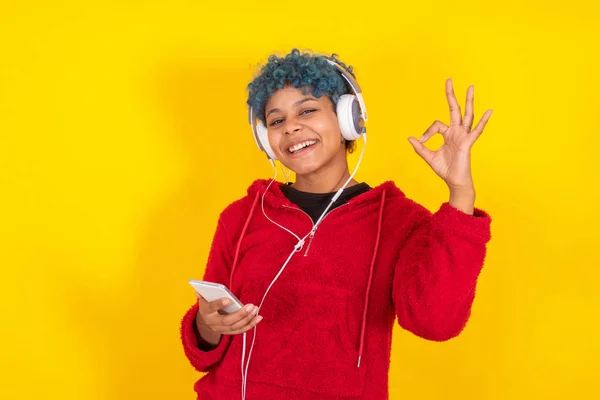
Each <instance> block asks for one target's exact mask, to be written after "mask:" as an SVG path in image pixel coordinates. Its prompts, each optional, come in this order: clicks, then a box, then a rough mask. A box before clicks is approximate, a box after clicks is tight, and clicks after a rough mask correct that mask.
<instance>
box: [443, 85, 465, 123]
mask: <svg viewBox="0 0 600 400" xmlns="http://www.w3.org/2000/svg"><path fill="white" fill-rule="evenodd" d="M446 99H448V106H450V125H460V124H461V121H462V114H461V110H460V106H459V105H458V101H456V96H455V95H454V88H453V87H452V78H448V79H447V80H446Z"/></svg>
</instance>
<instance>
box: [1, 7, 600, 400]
mask: <svg viewBox="0 0 600 400" xmlns="http://www.w3.org/2000/svg"><path fill="white" fill-rule="evenodd" d="M203 3H204V2H203V1H197V2H166V1H165V2H150V1H148V2H141V1H138V2H127V3H124V2H116V1H103V2H98V4H96V5H94V4H92V3H87V2H75V1H69V2H65V1H56V2H52V3H51V2H42V1H37V2H24V3H23V4H22V5H20V3H19V2H11V3H9V2H8V1H4V2H3V3H2V5H1V6H0V190H1V193H0V266H1V273H2V276H1V278H0V285H1V290H0V296H1V298H0V304H1V305H2V310H1V326H0V330H1V336H0V343H1V346H2V347H1V349H0V350H1V353H0V366H1V367H0V368H1V371H0V398H1V399H87V400H95V399H146V400H149V399H192V398H195V397H194V393H193V390H192V385H193V383H194V381H195V380H196V379H197V378H199V374H197V373H196V372H195V371H194V370H193V369H192V367H191V366H190V365H189V364H188V362H187V360H186V359H185V358H184V356H183V352H182V349H181V347H180V343H179V336H178V335H179V331H178V330H179V321H180V318H181V316H182V315H183V313H184V311H185V310H186V309H187V307H188V306H189V305H190V304H191V303H192V302H193V301H194V299H195V297H194V294H193V289H192V288H191V287H189V286H188V285H187V283H186V281H187V279H189V278H200V277H201V276H202V272H203V267H204V263H205V261H206V256H207V252H208V248H209V244H210V240H211V237H212V234H213V232H214V229H215V224H216V219H217V216H218V213H219V212H220V210H221V209H222V208H223V207H225V206H226V205H227V204H228V203H230V202H231V201H233V200H234V199H237V198H239V197H240V196H242V195H243V194H244V193H245V190H246V187H247V186H248V184H249V183H250V182H251V181H252V180H253V179H255V178H257V177H263V178H264V177H269V176H270V174H271V169H270V167H269V165H268V163H267V162H266V160H265V157H264V156H263V155H262V154H260V153H259V152H258V151H257V149H256V148H255V145H254V142H253V139H252V137H251V134H250V130H249V126H248V125H247V120H246V108H245V99H246V91H245V86H246V84H247V83H248V81H249V80H250V79H251V77H252V75H253V73H254V72H255V71H256V68H257V67H258V65H259V64H261V63H262V62H264V61H265V59H266V57H267V56H268V55H269V54H270V53H272V52H279V53H282V54H285V53H287V52H288V51H289V50H290V49H291V48H292V47H299V48H301V49H312V50H314V51H318V52H326V53H331V52H336V53H338V54H339V55H340V59H341V60H342V61H345V62H347V63H349V64H351V65H353V66H354V67H355V72H356V73H357V76H358V79H359V82H360V83H361V85H362V87H363V90H364V93H365V100H366V102H367V104H368V107H369V117H370V121H369V123H368V127H369V133H370V136H369V139H370V140H369V148H368V150H367V153H366V155H365V159H364V163H363V165H362V167H361V169H360V171H359V174H358V178H359V180H362V181H367V182H368V183H370V184H371V185H376V184H379V183H381V182H382V181H384V180H387V179H393V180H395V181H396V182H397V184H398V185H399V186H400V187H401V188H402V189H403V190H404V191H405V192H406V193H407V195H408V196H409V197H411V198H413V199H415V200H417V201H418V202H420V203H422V204H423V205H425V206H426V207H428V208H429V209H431V210H436V209H437V207H439V205H440V204H441V203H442V202H443V201H446V200H447V189H446V188H445V186H444V184H443V182H442V181H441V180H440V179H438V178H437V177H436V176H435V175H434V174H433V172H431V171H430V170H429V168H428V167H427V165H426V164H425V163H424V162H423V161H422V160H421V159H420V158H419V157H418V156H417V155H416V154H415V153H414V151H413V150H412V148H411V146H410V144H409V143H408V141H407V140H406V138H407V137H408V136H409V135H414V136H416V137H419V136H420V135H421V134H422V133H423V132H424V131H425V129H426V128H427V127H428V126H429V125H430V124H431V123H432V122H433V121H434V120H435V119H440V120H442V121H446V122H447V121H448V112H447V105H446V100H445V96H444V81H445V79H446V78H447V77H452V78H453V79H454V83H455V89H456V93H457V96H458V97H459V101H460V103H461V104H464V96H465V93H466V88H467V86H468V85H469V84H474V85H475V106H476V119H477V120H478V118H479V117H480V116H481V114H482V113H483V111H485V110H486V109H489V108H492V109H494V114H493V115H492V118H491V120H490V123H489V124H488V127H487V129H486V131H485V132H484V134H483V136H481V138H480V140H479V142H478V143H477V144H476V146H475V147H474V149H473V152H474V153H473V170H474V175H475V183H476V189H477V195H478V197H477V206H479V207H481V208H484V209H486V210H487V211H489V212H490V213H491V215H492V216H493V218H494V222H493V240H492V242H491V243H490V246H489V253H488V258H487V262H486V265H485V268H484V271H483V273H482V275H481V279H480V283H479V286H478V295H477V297H476V300H475V304H474V308H473V314H472V318H471V321H470V323H469V325H468V327H467V329H466V330H465V331H464V333H463V334H462V335H461V336H460V337H458V338H456V339H454V340H452V341H450V342H447V343H441V344H440V343H432V342H427V341H425V340H422V339H418V338H415V337H414V336H412V335H411V334H409V333H406V332H403V331H400V330H399V329H397V330H396V332H395V340H394V343H393V354H392V368H391V371H390V398H391V399H596V398H600V388H599V387H598V386H599V385H600V383H599V382H600V372H599V367H598V359H599V358H600V345H599V344H598V337H599V335H600V329H599V326H600V323H599V322H598V318H599V310H600V296H599V294H598V282H599V278H600V272H599V266H600V257H599V256H598V253H597V251H598V249H599V247H600V241H599V236H600V233H599V230H598V229H599V228H598V223H599V222H600V221H599V212H598V208H597V206H598V204H599V203H600V191H599V189H598V177H597V171H598V168H597V161H598V148H599V145H600V141H599V140H598V133H597V131H598V109H599V108H600V107H599V106H600V104H599V100H598V98H599V89H600V85H599V78H598V71H599V69H600V63H599V56H598V54H599V51H598V50H599V48H598V45H597V43H598V30H597V29H598V28H597V22H598V17H599V15H598V9H597V8H595V7H597V6H596V3H595V2H592V1H589V2H587V3H586V2H579V1H570V2H556V1H541V0H536V1H529V2H526V3H521V2H520V1H516V0H513V1H504V2H494V3H495V5H490V4H488V3H487V2H479V1H474V0H473V1H459V2H447V1H431V2H416V3H414V4H407V3H406V2H401V3H397V4H396V5H394V2H385V3H384V2H381V3H378V2H373V1H368V2H285V1H270V2H251V1H247V2H234V3H232V2H231V1H221V2H211V3H210V4H208V5H206V4H203ZM436 140H437V142H436V141H434V144H436V143H437V145H439V143H441V141H440V138H439V137H438V138H437V139H436ZM356 159H357V156H356V153H355V155H353V156H351V165H354V163H355V162H356Z"/></svg>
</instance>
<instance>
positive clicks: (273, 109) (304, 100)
mask: <svg viewBox="0 0 600 400" xmlns="http://www.w3.org/2000/svg"><path fill="white" fill-rule="evenodd" d="M311 100H312V101H318V100H317V99H315V98H312V97H305V98H303V99H302V100H298V101H297V102H295V103H294V107H298V106H299V105H300V104H302V103H306V102H307V101H311ZM275 111H281V110H280V109H279V108H272V109H270V110H269V112H268V113H267V115H266V116H265V119H266V118H268V117H269V115H270V114H271V113H274V112H275Z"/></svg>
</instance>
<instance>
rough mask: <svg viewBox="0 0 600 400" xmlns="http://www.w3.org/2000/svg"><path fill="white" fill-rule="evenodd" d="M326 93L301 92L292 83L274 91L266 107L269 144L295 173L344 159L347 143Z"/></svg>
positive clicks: (320, 167)
mask: <svg viewBox="0 0 600 400" xmlns="http://www.w3.org/2000/svg"><path fill="white" fill-rule="evenodd" d="M334 107H335V105H334V104H333V102H332V101H331V100H330V99H329V97H327V96H325V95H323V96H321V97H320V98H316V97H314V96H313V95H312V94H303V93H302V91H301V90H300V89H298V88H295V87H293V86H289V85H288V86H285V87H284V88H283V89H280V90H278V91H277V92H275V93H273V95H272V96H271V98H270V99H269V101H268V103H267V105H266V107H265V115H266V126H267V130H268V136H269V144H270V145H271V148H272V149H273V152H274V153H275V155H276V156H277V158H278V159H279V160H280V161H281V162H282V163H283V164H284V165H285V166H286V167H288V168H289V169H291V170H292V171H294V172H296V174H297V175H309V174H314V173H316V172H319V170H321V169H323V167H328V166H332V164H335V163H338V162H340V163H343V165H347V164H346V163H347V162H346V147H345V145H344V141H343V138H342V135H341V132H340V128H339V125H338V120H337V115H336V113H335V111H334Z"/></svg>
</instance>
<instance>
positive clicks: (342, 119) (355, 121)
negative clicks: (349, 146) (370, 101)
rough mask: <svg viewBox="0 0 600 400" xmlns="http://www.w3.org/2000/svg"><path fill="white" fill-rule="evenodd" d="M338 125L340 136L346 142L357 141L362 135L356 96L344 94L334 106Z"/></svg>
mask: <svg viewBox="0 0 600 400" xmlns="http://www.w3.org/2000/svg"><path fill="white" fill-rule="evenodd" d="M336 112H337V117H338V124H339V125H340V131H341V132H342V136H343V137H344V139H346V140H357V139H359V138H360V136H361V135H362V133H363V128H362V127H361V124H360V121H361V115H360V106H359V104H358V101H357V100H356V96H354V95H352V94H344V95H342V96H340V99H339V100H338V103H337V106H336Z"/></svg>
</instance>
